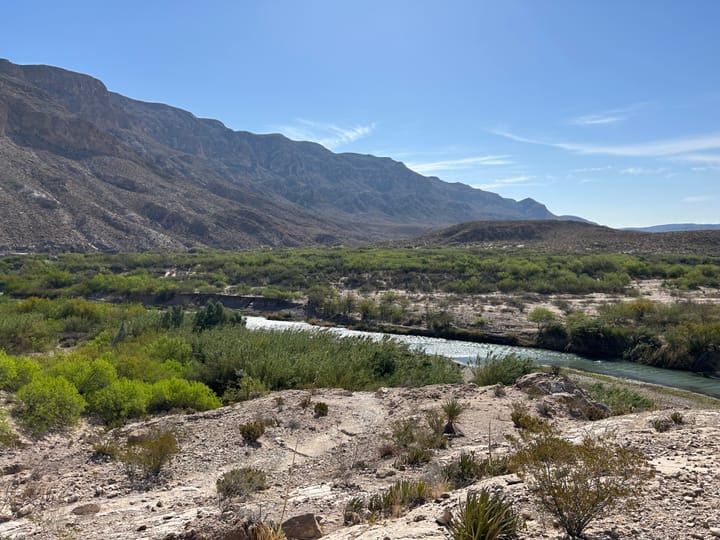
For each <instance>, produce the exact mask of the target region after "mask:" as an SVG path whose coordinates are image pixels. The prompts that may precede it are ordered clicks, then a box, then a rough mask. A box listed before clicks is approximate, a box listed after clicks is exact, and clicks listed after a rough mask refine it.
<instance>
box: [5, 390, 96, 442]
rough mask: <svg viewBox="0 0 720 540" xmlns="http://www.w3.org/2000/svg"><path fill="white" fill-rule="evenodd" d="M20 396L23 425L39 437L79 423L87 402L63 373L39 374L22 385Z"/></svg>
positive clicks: (19, 410)
mask: <svg viewBox="0 0 720 540" xmlns="http://www.w3.org/2000/svg"><path fill="white" fill-rule="evenodd" d="M17 397H18V399H20V401H21V402H22V404H21V405H20V406H19V408H18V413H19V415H20V420H21V422H22V424H23V427H25V429H27V430H28V431H29V432H30V433H32V435H34V436H36V437H39V436H42V435H44V434H46V433H47V432H48V431H51V430H57V429H63V428H66V427H69V426H72V425H74V424H76V423H77V421H78V420H79V419H80V415H81V414H82V412H83V410H84V409H85V406H86V405H87V404H86V402H85V400H84V399H83V397H82V396H81V395H80V393H79V392H78V391H77V388H75V387H74V386H73V385H72V384H71V383H70V382H68V381H67V380H66V379H65V378H63V377H38V378H36V379H35V380H33V381H32V382H30V383H28V384H26V385H25V386H23V387H22V388H20V390H18V392H17Z"/></svg>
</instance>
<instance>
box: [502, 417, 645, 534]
mask: <svg viewBox="0 0 720 540" xmlns="http://www.w3.org/2000/svg"><path fill="white" fill-rule="evenodd" d="M516 443H517V445H518V451H517V452H516V453H515V455H514V458H513V460H514V462H515V465H516V466H517V467H518V468H519V470H520V474H521V475H523V476H527V477H528V482H527V485H528V488H529V489H530V492H531V493H532V494H533V495H535V497H536V498H537V499H538V502H539V503H540V505H541V506H542V507H543V508H544V509H545V510H547V511H548V512H550V513H551V514H552V515H553V516H554V517H555V518H556V519H557V520H558V521H559V522H560V524H561V525H562V527H563V528H564V529H565V531H566V532H567V533H568V534H569V535H570V536H571V537H573V538H576V537H582V532H583V530H584V529H585V527H586V526H587V525H588V523H590V521H592V520H593V519H595V518H597V517H599V516H600V515H602V514H604V513H606V512H608V511H610V510H611V509H612V508H614V507H616V506H618V505H619V504H620V502H621V501H626V499H628V498H632V497H633V496H635V495H639V494H640V493H641V491H642V487H643V485H644V484H645V482H646V481H647V479H648V478H650V477H651V476H652V470H651V469H650V468H649V466H648V464H647V461H646V459H645V457H644V456H643V454H642V453H641V452H639V451H637V450H634V449H632V448H627V447H624V446H621V445H618V444H615V443H614V442H612V441H610V440H608V439H603V440H595V439H590V438H586V439H585V440H583V441H582V442H581V443H579V444H573V443H571V442H569V441H566V440H564V439H562V438H560V437H559V436H557V435H556V434H555V433H553V432H551V431H549V430H548V431H544V432H542V433H525V434H521V439H520V440H519V441H516ZM625 504H627V501H626V503H625Z"/></svg>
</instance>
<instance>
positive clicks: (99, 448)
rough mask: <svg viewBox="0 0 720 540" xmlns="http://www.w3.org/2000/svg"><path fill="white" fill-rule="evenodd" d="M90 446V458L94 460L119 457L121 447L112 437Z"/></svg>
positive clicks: (108, 459) (107, 459)
mask: <svg viewBox="0 0 720 540" xmlns="http://www.w3.org/2000/svg"><path fill="white" fill-rule="evenodd" d="M92 448H93V454H92V459H93V460H95V461H113V460H116V459H119V458H120V455H121V454H122V448H120V445H119V444H118V443H117V442H116V441H115V440H112V439H110V440H105V441H99V442H96V443H95V444H93V447H92Z"/></svg>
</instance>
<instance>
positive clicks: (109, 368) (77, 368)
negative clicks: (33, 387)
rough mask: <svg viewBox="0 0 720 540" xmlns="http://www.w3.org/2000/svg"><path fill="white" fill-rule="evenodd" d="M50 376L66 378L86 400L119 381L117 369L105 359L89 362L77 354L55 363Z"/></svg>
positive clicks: (51, 367) (49, 370)
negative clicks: (94, 393)
mask: <svg viewBox="0 0 720 540" xmlns="http://www.w3.org/2000/svg"><path fill="white" fill-rule="evenodd" d="M48 374H50V375H54V376H62V377H65V378H66V379H67V380H68V381H70V382H71V383H73V385H75V388H77V389H78V392H80V394H82V395H83V396H85V397H86V398H87V396H89V395H90V394H92V393H93V392H97V391H99V390H102V389H103V388H105V387H106V386H109V385H110V384H112V383H113V382H114V381H116V380H117V372H116V371H115V367H114V366H113V365H112V364H111V363H110V362H108V361H107V360H105V359H104V358H96V359H95V360H92V361H88V360H87V358H85V357H81V356H80V355H76V354H69V355H67V356H66V357H65V358H61V359H60V360H58V361H56V362H55V363H53V364H52V365H51V366H50V368H49V369H48Z"/></svg>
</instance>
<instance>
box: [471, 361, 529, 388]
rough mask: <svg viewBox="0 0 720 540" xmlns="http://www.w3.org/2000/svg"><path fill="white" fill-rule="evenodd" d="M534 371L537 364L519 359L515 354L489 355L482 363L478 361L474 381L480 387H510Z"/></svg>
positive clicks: (474, 369)
mask: <svg viewBox="0 0 720 540" xmlns="http://www.w3.org/2000/svg"><path fill="white" fill-rule="evenodd" d="M534 369H535V364H534V363H533V361H532V360H530V359H528V358H519V357H518V356H517V355H515V354H509V355H507V356H502V357H497V356H493V355H489V356H488V357H487V358H486V359H485V361H484V362H482V363H481V362H480V360H479V359H478V360H477V361H476V365H475V367H474V368H473V377H472V381H473V382H474V383H475V384H477V385H478V386H490V385H493V384H498V383H501V384H504V385H506V386H508V385H511V384H515V381H516V380H518V379H519V378H520V377H522V376H523V375H527V374H528V373H532V371H533V370H534Z"/></svg>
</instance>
